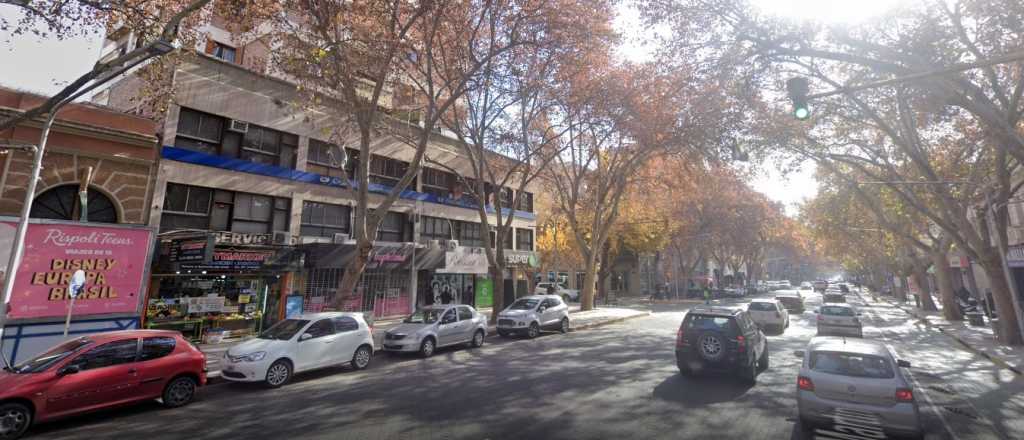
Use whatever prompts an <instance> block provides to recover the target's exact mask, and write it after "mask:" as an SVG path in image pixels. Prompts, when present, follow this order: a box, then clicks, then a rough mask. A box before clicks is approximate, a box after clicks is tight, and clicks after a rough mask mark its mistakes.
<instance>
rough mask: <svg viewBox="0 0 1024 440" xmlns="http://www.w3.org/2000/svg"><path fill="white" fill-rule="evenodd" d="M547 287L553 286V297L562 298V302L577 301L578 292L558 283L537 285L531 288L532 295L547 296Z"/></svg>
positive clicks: (578, 298) (578, 297)
mask: <svg viewBox="0 0 1024 440" xmlns="http://www.w3.org/2000/svg"><path fill="white" fill-rule="evenodd" d="M548 286H555V292H554V294H555V295H558V296H560V297H562V301H565V302H570V301H579V300H580V291H579V290H575V289H567V288H566V287H565V285H562V284H558V283H550V282H543V283H537V286H536V287H534V288H533V294H534V295H548Z"/></svg>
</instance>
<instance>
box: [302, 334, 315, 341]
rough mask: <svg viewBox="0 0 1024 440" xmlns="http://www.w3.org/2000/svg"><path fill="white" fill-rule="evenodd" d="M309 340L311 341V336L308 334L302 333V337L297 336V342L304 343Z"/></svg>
mask: <svg viewBox="0 0 1024 440" xmlns="http://www.w3.org/2000/svg"><path fill="white" fill-rule="evenodd" d="M309 339H313V335H311V334H309V333H303V334H302V336H299V342H302V341H306V340H309Z"/></svg>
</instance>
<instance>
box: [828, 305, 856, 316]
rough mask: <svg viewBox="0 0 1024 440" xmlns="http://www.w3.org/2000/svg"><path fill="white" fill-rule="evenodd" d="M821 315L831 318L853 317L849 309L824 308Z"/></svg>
mask: <svg viewBox="0 0 1024 440" xmlns="http://www.w3.org/2000/svg"><path fill="white" fill-rule="evenodd" d="M821 314H822V315H832V316H854V315H855V314H854V313H853V309H851V308H849V307H835V306H824V307H822V308H821Z"/></svg>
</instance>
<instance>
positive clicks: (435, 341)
mask: <svg viewBox="0 0 1024 440" xmlns="http://www.w3.org/2000/svg"><path fill="white" fill-rule="evenodd" d="M486 336H487V316H486V315H483V314H481V313H479V312H477V311H476V309H474V308H472V307H470V306H467V305H458V304H446V305H434V306H427V307H423V308H421V309H419V310H416V312H414V313H413V314H412V315H409V317H408V318H405V320H404V321H402V324H400V325H399V326H398V327H395V328H393V329H391V330H388V331H387V332H386V333H384V351H388V352H403V351H404V352H419V354H420V356H423V357H430V356H431V355H433V354H434V350H436V349H437V348H438V347H445V346H449V345H456V344H466V343H469V344H470V345H471V346H473V347H479V346H481V345H484V337H486Z"/></svg>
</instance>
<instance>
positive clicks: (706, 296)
mask: <svg viewBox="0 0 1024 440" xmlns="http://www.w3.org/2000/svg"><path fill="white" fill-rule="evenodd" d="M704 304H708V305H710V304H711V288H710V287H708V286H704Z"/></svg>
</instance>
